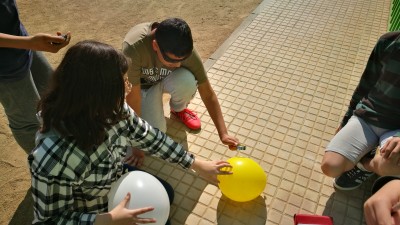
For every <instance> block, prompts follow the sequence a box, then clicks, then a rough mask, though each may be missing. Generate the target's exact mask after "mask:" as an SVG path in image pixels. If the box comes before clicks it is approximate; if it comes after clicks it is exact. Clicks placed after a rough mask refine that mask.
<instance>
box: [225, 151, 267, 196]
mask: <svg viewBox="0 0 400 225" xmlns="http://www.w3.org/2000/svg"><path fill="white" fill-rule="evenodd" d="M228 162H229V163H230V164H231V165H232V168H231V170H229V172H231V173H232V172H233V174H232V175H230V176H218V180H219V181H220V183H219V188H220V189H221V192H222V193H223V194H224V195H225V196H226V197H228V198H230V199H232V200H234V201H237V202H247V201H250V200H253V199H255V198H257V197H258V196H259V195H260V194H261V193H262V192H263V191H264V188H265V185H266V184H267V176H266V174H265V172H264V170H263V168H262V167H261V166H260V165H258V164H257V163H256V162H254V161H253V160H252V159H249V158H244V157H233V158H230V159H229V160H228Z"/></svg>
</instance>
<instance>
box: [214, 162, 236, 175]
mask: <svg viewBox="0 0 400 225" xmlns="http://www.w3.org/2000/svg"><path fill="white" fill-rule="evenodd" d="M216 165H217V174H218V175H229V174H233V172H232V165H231V164H229V163H228V162H226V161H218V162H217V163H216Z"/></svg>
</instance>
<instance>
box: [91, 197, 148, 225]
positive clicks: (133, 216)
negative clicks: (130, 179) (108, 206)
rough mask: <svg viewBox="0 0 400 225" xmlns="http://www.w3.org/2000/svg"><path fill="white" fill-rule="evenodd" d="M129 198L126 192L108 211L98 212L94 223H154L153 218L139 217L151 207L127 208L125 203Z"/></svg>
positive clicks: (98, 224) (117, 224)
mask: <svg viewBox="0 0 400 225" xmlns="http://www.w3.org/2000/svg"><path fill="white" fill-rule="evenodd" d="M130 199H131V194H130V193H128V194H127V195H126V196H125V198H124V199H123V200H122V201H121V202H120V203H119V204H118V205H117V206H116V207H115V208H114V209H113V210H111V211H110V212H109V213H104V214H99V215H97V216H96V220H95V223H94V224H95V225H103V224H107V225H132V224H146V223H155V222H156V220H155V219H154V218H141V217H139V216H140V215H141V214H143V213H146V212H150V211H153V210H154V208H153V207H143V208H138V209H128V208H127V205H128V204H129V201H130Z"/></svg>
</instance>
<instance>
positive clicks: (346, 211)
mask: <svg viewBox="0 0 400 225" xmlns="http://www.w3.org/2000/svg"><path fill="white" fill-rule="evenodd" d="M376 178H377V176H376V175H374V176H373V177H372V178H371V179H369V180H368V181H366V182H365V183H363V184H362V185H361V187H359V188H357V189H355V190H350V191H341V190H337V189H336V191H335V192H333V193H332V194H331V195H330V196H329V199H328V200H327V202H326V204H325V209H324V211H323V215H325V216H331V217H332V218H333V222H334V224H335V225H340V224H365V222H363V221H364V210H363V206H364V202H365V201H366V200H367V199H368V198H369V197H370V196H371V187H372V184H373V182H374V180H375V179H376Z"/></svg>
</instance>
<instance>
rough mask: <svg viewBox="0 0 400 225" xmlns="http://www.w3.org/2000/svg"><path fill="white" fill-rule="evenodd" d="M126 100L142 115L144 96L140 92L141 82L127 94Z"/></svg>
mask: <svg viewBox="0 0 400 225" xmlns="http://www.w3.org/2000/svg"><path fill="white" fill-rule="evenodd" d="M126 102H127V103H128V105H129V106H130V107H131V108H132V109H133V111H135V113H136V114H137V115H138V116H140V115H141V113H142V96H141V93H140V84H137V85H133V86H132V89H131V92H130V93H129V94H128V95H127V96H126Z"/></svg>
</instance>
